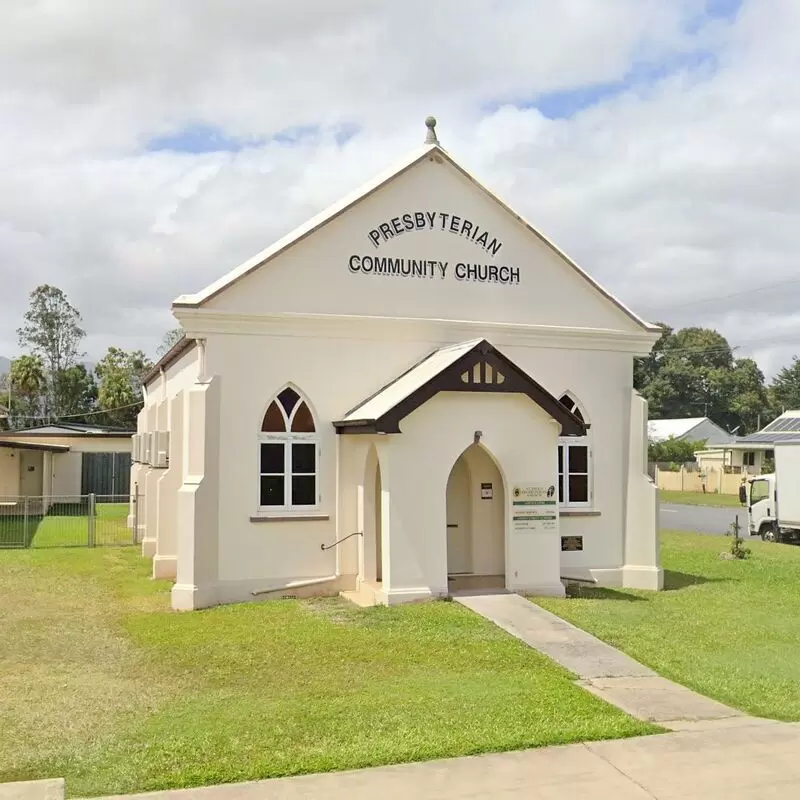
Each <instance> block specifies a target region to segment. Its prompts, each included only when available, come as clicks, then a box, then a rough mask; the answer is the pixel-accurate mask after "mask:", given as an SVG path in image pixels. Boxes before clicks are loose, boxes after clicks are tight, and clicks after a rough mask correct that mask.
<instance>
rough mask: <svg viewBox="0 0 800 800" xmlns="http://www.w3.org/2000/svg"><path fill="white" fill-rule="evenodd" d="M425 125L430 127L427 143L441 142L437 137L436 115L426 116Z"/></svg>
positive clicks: (426, 138) (426, 137)
mask: <svg viewBox="0 0 800 800" xmlns="http://www.w3.org/2000/svg"><path fill="white" fill-rule="evenodd" d="M425 127H426V128H427V129H428V133H427V135H426V136H425V144H439V140H438V139H437V138H436V117H426V118H425Z"/></svg>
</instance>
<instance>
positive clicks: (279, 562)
mask: <svg viewBox="0 0 800 800" xmlns="http://www.w3.org/2000/svg"><path fill="white" fill-rule="evenodd" d="M426 124H427V125H428V138H427V140H426V143H425V145H424V147H422V148H421V149H419V150H417V151H416V152H414V153H413V154H412V155H410V156H409V157H408V158H406V159H405V160H404V161H402V162H401V163H400V164H399V165H397V166H396V167H395V168H394V169H392V170H390V171H388V172H387V173H385V174H383V175H381V176H379V177H378V178H376V179H375V180H373V181H372V182H370V183H369V184H367V185H366V186H364V187H362V188H361V189H360V190H358V191H357V192H355V193H354V194H352V195H350V196H348V197H346V198H344V199H343V200H341V201H340V202H338V203H336V204H335V205H334V206H332V207H331V208H329V209H328V210H326V211H324V212H322V213H321V214H319V215H318V216H316V217H314V218H313V219H311V220H310V221H309V222H307V223H305V224H304V225H302V226H300V228H298V229H297V230H295V231H293V232H292V233H290V234H289V235H287V236H285V237H284V238H282V239H280V240H279V241H277V242H276V243H275V244H273V245H272V246H271V247H269V248H267V249H266V250H265V251H263V252H262V253H259V254H258V255H256V256H255V257H253V258H252V259H250V260H249V261H247V262H245V263H244V264H242V265H241V266H240V267H237V268H236V269H234V270H233V271H232V272H230V273H228V274H227V275H225V276H224V277H222V278H221V279H219V280H218V281H216V282H214V283H212V284H211V285H210V286H208V287H206V288H205V289H203V290H202V291H200V292H198V293H196V294H190V295H182V296H180V297H178V298H177V299H176V300H175V301H174V302H173V305H172V310H173V314H174V316H175V317H176V318H177V320H178V322H179V323H180V325H181V327H182V328H183V330H184V332H185V338H184V339H183V340H182V341H180V342H178V343H177V344H176V345H175V346H174V347H173V348H172V349H171V350H170V351H169V352H168V353H167V354H166V355H165V356H164V357H163V358H162V359H161V361H160V362H159V363H158V364H156V366H155V368H154V369H153V371H152V372H151V373H150V374H149V375H148V376H147V377H146V379H145V382H144V384H145V385H144V392H145V405H144V408H143V410H142V411H141V412H140V414H139V418H138V429H137V434H136V436H135V437H134V465H133V469H132V475H131V482H132V485H133V486H134V487H135V491H136V494H137V495H138V496H139V497H140V498H141V501H140V502H142V503H143V507H142V508H141V509H140V512H141V513H138V514H136V515H134V514H133V513H132V514H131V523H132V521H133V520H134V519H138V521H139V531H138V534H139V536H140V538H141V541H142V550H143V553H144V554H145V555H147V556H152V557H153V574H154V576H156V577H170V578H172V579H174V580H175V584H174V586H173V588H172V605H173V607H174V608H175V609H187V610H188V609H195V608H200V607H205V606H213V605H215V604H219V603H228V602H238V601H245V600H252V599H253V598H254V597H276V596H277V597H280V596H283V595H287V594H288V595H304V594H312V593H314V594H332V593H337V592H340V591H341V592H344V593H345V594H346V596H348V597H351V598H352V599H354V600H355V601H356V602H360V603H364V604H373V603H384V604H394V603H400V602H404V601H412V600H420V599H426V598H432V597H441V596H446V595H448V594H449V593H450V592H452V591H454V590H456V589H458V588H479V587H506V588H507V589H509V590H512V591H523V592H530V593H534V594H537V593H538V594H552V595H563V594H564V579H565V578H566V577H579V578H584V579H587V580H592V581H596V582H598V583H600V584H603V585H607V586H629V587H638V588H645V589H659V588H661V586H662V582H663V572H662V569H661V567H660V564H659V547H658V522H657V492H656V489H655V486H654V484H653V482H652V481H651V480H650V479H649V477H648V475H647V404H646V402H645V401H644V400H643V399H642V398H641V397H640V396H639V395H638V394H637V392H636V391H634V388H633V359H634V357H636V356H643V355H646V354H647V353H649V351H650V349H651V347H652V345H653V343H654V342H655V341H656V340H657V339H658V337H659V336H660V335H661V329H660V328H658V327H656V326H654V325H652V324H649V323H647V322H645V321H643V320H642V319H640V318H639V317H638V316H636V315H635V314H634V313H633V312H632V311H630V310H629V309H628V308H626V307H625V306H624V305H623V304H622V303H621V302H620V301H619V300H617V299H616V298H614V297H613V296H612V295H611V294H609V293H608V292H607V291H606V290H604V289H603V288H602V287H601V286H600V285H599V284H598V283H596V282H595V281H594V280H593V279H592V278H591V277H589V275H588V274H587V273H585V272H584V271H583V270H582V269H581V268H580V267H578V266H577V265H576V264H575V263H574V262H573V261H571V260H570V259H569V258H568V257H567V256H566V255H565V254H564V253H563V252H561V251H560V250H559V249H558V248H556V246H555V245H553V244H552V243H551V242H550V241H548V240H547V239H546V238H545V237H544V236H543V235H542V234H541V233H539V232H538V231H537V230H536V229H535V228H533V227H532V226H531V225H530V224H529V223H527V222H526V221H524V220H523V219H522V218H521V217H520V216H519V215H518V214H517V213H516V212H515V211H513V210H512V209H511V208H509V207H508V206H507V205H505V204H504V203H503V202H502V201H501V200H499V199H498V198H497V197H496V196H495V195H494V194H492V193H491V192H490V191H489V190H488V189H486V188H485V187H484V186H482V185H481V184H480V183H479V182H478V181H477V179H476V178H474V177H473V176H472V175H470V174H469V173H468V172H467V171H466V170H465V169H464V168H463V167H462V166H461V165H460V164H459V163H458V162H457V161H455V160H454V159H453V157H452V156H451V155H449V154H448V153H447V152H446V151H445V150H443V149H442V147H441V146H440V145H439V143H438V141H437V139H436V136H435V131H434V124H435V123H434V122H433V121H432V120H428V121H426Z"/></svg>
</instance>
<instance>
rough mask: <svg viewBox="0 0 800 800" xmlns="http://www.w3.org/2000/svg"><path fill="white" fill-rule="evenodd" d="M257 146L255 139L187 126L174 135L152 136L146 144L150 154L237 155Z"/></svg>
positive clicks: (214, 127) (208, 126)
mask: <svg viewBox="0 0 800 800" xmlns="http://www.w3.org/2000/svg"><path fill="white" fill-rule="evenodd" d="M255 144H259V141H258V140H257V139H252V140H246V139H242V138H239V137H233V136H227V135H226V134H225V132H224V131H223V130H222V129H221V128H218V127H216V126H214V125H188V126H187V127H185V128H183V129H182V130H179V131H175V132H174V133H168V134H164V135H162V136H154V137H153V138H152V139H151V140H150V141H149V142H148V143H147V149H148V150H150V151H151V152H158V151H160V150H172V151H173V152H176V153H193V154H198V153H220V152H223V153H238V152H239V151H240V150H243V149H244V148H245V147H248V146H250V147H251V146H253V145H255Z"/></svg>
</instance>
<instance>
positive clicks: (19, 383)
mask: <svg viewBox="0 0 800 800" xmlns="http://www.w3.org/2000/svg"><path fill="white" fill-rule="evenodd" d="M8 380H9V406H10V408H9V409H8V411H9V416H10V417H11V418H12V419H13V420H15V421H18V422H20V423H21V424H24V423H25V422H26V420H28V419H29V418H30V417H35V416H37V415H38V414H39V412H40V411H41V408H42V405H43V401H44V398H45V396H46V393H47V378H46V377H45V374H44V364H42V360H41V359H40V358H39V357H38V356H20V357H19V358H16V359H14V361H12V362H11V369H10V370H9V373H8Z"/></svg>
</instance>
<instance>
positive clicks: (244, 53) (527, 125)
mask: <svg viewBox="0 0 800 800" xmlns="http://www.w3.org/2000/svg"><path fill="white" fill-rule="evenodd" d="M1 13H2V20H3V24H2V25H0V186H2V191H0V287H2V288H1V289H0V354H1V355H5V356H14V355H16V354H17V353H18V352H19V348H18V346H17V341H16V329H17V327H19V325H20V324H21V322H22V315H23V313H24V312H25V310H26V308H27V303H28V295H29V293H30V292H31V291H32V290H33V289H34V287H35V286H37V285H38V284H41V283H51V284H55V285H57V286H59V287H60V288H62V289H63V290H64V291H65V292H66V293H67V295H68V296H69V298H70V300H71V301H72V302H73V303H74V304H75V305H76V306H77V307H78V309H79V310H80V311H81V313H82V315H83V321H84V327H85V328H86V330H87V332H88V336H87V338H86V340H85V342H84V349H85V351H86V356H87V358H89V359H91V360H96V359H98V358H99V357H101V356H102V354H103V352H104V351H105V349H106V348H107V347H108V345H110V344H114V345H116V346H119V347H123V348H126V349H127V348H142V349H144V350H145V351H146V352H148V353H150V354H151V355H154V354H155V350H156V348H157V346H158V344H159V342H160V340H161V337H162V335H163V333H164V332H165V331H166V330H168V329H170V328H172V327H174V325H175V320H174V318H173V317H172V315H171V313H170V311H169V308H170V303H171V301H172V300H173V299H174V298H175V297H176V296H178V295H179V294H182V293H191V292H194V291H197V290H199V289H201V288H203V287H204V286H205V285H206V284H208V283H210V282H212V281H213V280H216V279H217V278H218V277H220V276H221V275H222V274H224V273H225V272H227V271H228V270H230V269H231V268H233V267H235V266H236V265H237V264H239V263H240V262H242V261H244V260H245V259H247V258H249V257H250V256H252V255H254V254H255V253H256V252H258V251H260V250H261V249H263V248H265V247H266V246H268V245H269V244H270V243H271V242H273V241H274V240H275V239H277V238H279V237H280V236H282V235H283V234H285V233H287V232H288V231H290V230H291V229H292V228H294V227H295V226H296V225H298V224H300V223H302V222H303V221H305V220H306V219H307V218H308V217H310V216H311V215H313V214H314V213H316V212H317V211H319V210H321V209H322V208H324V207H326V206H327V205H328V204H330V203H331V202H334V201H335V200H337V199H338V198H339V197H341V196H342V195H343V194H345V193H348V192H350V191H352V190H353V189H355V188H357V187H358V186H359V185H361V184H362V183H363V182H364V181H366V180H368V179H369V178H371V177H372V176H373V175H375V174H376V173H378V172H381V171H383V170H384V169H385V168H387V167H388V166H390V165H391V164H393V163H395V162H396V161H398V159H399V158H402V157H403V156H404V155H405V154H407V153H408V152H410V151H412V150H413V149H414V148H416V147H417V146H419V145H420V144H421V143H422V140H423V139H424V135H425V129H424V125H423V120H424V119H425V117H426V116H427V115H429V114H433V115H435V116H436V117H437V119H438V121H439V125H438V127H437V132H438V134H439V138H440V140H441V142H442V145H443V146H444V147H445V148H446V149H447V150H448V151H449V152H450V153H451V154H452V155H453V156H454V157H455V158H456V159H457V160H458V161H460V162H461V163H462V164H464V166H465V167H466V168H467V169H469V170H470V171H471V172H472V173H473V174H474V175H476V177H478V178H479V179H480V180H481V181H482V182H483V183H485V184H486V185H487V186H488V187H489V188H490V189H492V190H493V191H496V192H497V193H498V194H499V195H500V196H501V197H502V198H503V199H504V200H506V201H507V202H508V203H510V204H511V205H512V206H513V207H514V208H516V209H517V210H518V211H519V212H520V214H522V215H523V216H524V217H526V218H527V219H529V220H530V221H531V222H532V223H533V224H534V225H535V226H536V227H537V228H538V229H539V230H541V231H542V232H543V233H544V234H545V235H547V236H548V237H549V238H550V239H552V240H553V241H554V242H555V243H556V244H557V245H558V246H560V247H561V248H562V249H564V250H565V251H566V252H567V253H568V254H569V255H570V256H571V257H573V258H574V259H575V260H576V261H577V262H578V263H579V264H581V265H582V266H583V267H584V268H585V269H586V270H587V271H588V272H589V273H590V274H591V275H592V276H593V277H594V278H595V279H597V280H598V281H600V283H601V284H603V285H604V286H605V287H606V288H607V289H609V290H610V291H611V292H613V293H614V294H616V295H617V296H619V297H620V299H622V300H623V301H624V302H625V303H626V304H627V305H628V306H630V307H631V308H632V309H633V310H635V311H636V312H637V313H639V314H640V315H641V316H644V317H646V318H648V319H650V320H652V321H661V322H666V323H668V324H670V325H672V326H673V327H682V326H686V325H703V326H710V327H715V328H716V329H718V330H719V331H720V332H721V333H723V334H724V335H725V336H727V337H728V339H729V341H730V342H731V344H732V345H734V346H735V347H736V348H737V349H736V351H735V352H736V355H738V356H742V357H744V356H748V357H754V358H756V359H757V361H758V362H759V365H760V366H761V368H762V370H763V371H764V372H765V373H766V374H767V375H768V376H769V375H772V374H774V373H775V371H776V370H778V369H779V368H780V367H781V366H783V365H785V364H788V363H790V362H791V358H792V356H793V355H795V354H800V302H798V300H799V299H800V270H799V269H798V258H799V257H798V253H799V252H800V247H799V246H798V244H799V242H800V225H798V222H800V191H798V186H800V80H798V76H800V47H798V46H797V41H798V36H800V3H798V2H797V0H669V2H664V0H603V2H597V0H559V2H558V3H554V2H551V1H550V0H482V1H481V0H437V2H435V3H432V2H430V0H425V1H424V2H423V0H404V2H403V3H397V2H389V1H388V0H337V1H336V2H335V3H333V2H330V0H301V1H300V2H297V1H295V2H292V3H289V2H278V1H277V0H274V1H267V0H170V2H169V3H164V2H160V0H114V2H113V3H109V2H108V1H107V0H70V2H69V3H66V2H63V0H4V2H3V8H2V12H1Z"/></svg>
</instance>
